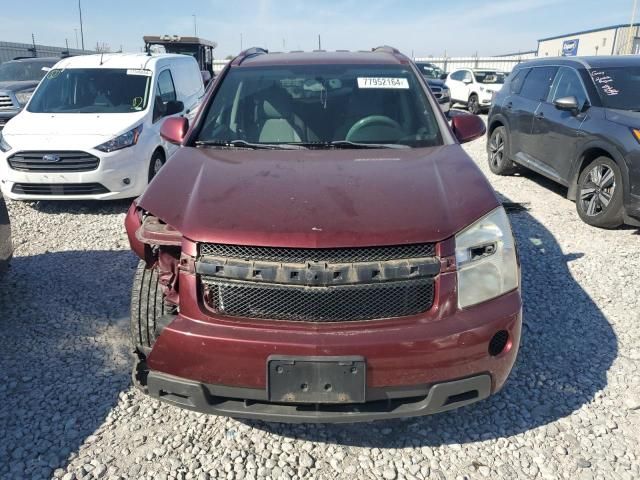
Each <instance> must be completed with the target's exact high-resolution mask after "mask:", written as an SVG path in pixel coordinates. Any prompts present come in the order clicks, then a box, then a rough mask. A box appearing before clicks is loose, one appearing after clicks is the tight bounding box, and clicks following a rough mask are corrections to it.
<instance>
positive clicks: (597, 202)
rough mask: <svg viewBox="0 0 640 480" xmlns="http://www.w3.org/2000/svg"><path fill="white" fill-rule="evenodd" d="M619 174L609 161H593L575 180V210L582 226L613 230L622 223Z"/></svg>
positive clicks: (600, 158)
mask: <svg viewBox="0 0 640 480" xmlns="http://www.w3.org/2000/svg"><path fill="white" fill-rule="evenodd" d="M622 188H623V187H622V172H621V171H620V167H618V164H617V163H616V162H614V161H613V160H612V159H611V158H609V157H598V158H596V159H595V160H593V161H592V162H591V163H590V164H589V165H588V166H587V167H586V168H585V169H584V170H583V171H582V173H581V174H580V177H579V178H578V196H577V197H578V198H577V199H576V210H577V211H578V215H579V216H580V218H581V219H582V221H584V222H585V223H588V224H589V225H593V226H594V227H600V228H616V227H619V226H621V225H622V224H623V223H624V220H623V216H624V207H623V203H622V197H623V195H622V194H623V192H622Z"/></svg>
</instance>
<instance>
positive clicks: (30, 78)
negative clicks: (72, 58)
mask: <svg viewBox="0 0 640 480" xmlns="http://www.w3.org/2000/svg"><path fill="white" fill-rule="evenodd" d="M54 64H55V63H54V62H51V61H43V62H39V61H31V60H30V61H28V62H6V63H3V64H2V65H0V82H39V81H40V80H41V79H42V77H44V76H45V74H46V73H47V72H45V71H44V70H42V68H43V67H51V66H53V65H54Z"/></svg>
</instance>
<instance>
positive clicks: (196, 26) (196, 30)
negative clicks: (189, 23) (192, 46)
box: [192, 15, 198, 37]
mask: <svg viewBox="0 0 640 480" xmlns="http://www.w3.org/2000/svg"><path fill="white" fill-rule="evenodd" d="M192 17H193V35H194V36H195V37H197V36H198V23H197V21H196V16H195V15H192Z"/></svg>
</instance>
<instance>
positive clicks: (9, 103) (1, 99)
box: [0, 95, 16, 110]
mask: <svg viewBox="0 0 640 480" xmlns="http://www.w3.org/2000/svg"><path fill="white" fill-rule="evenodd" d="M14 108H16V107H15V105H14V104H13V100H11V97H10V96H9V95H0V110H13V109H14Z"/></svg>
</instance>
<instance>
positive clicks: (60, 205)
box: [25, 198, 133, 215]
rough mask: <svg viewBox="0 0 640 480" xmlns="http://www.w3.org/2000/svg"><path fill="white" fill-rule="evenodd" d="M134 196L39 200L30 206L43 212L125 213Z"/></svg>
mask: <svg viewBox="0 0 640 480" xmlns="http://www.w3.org/2000/svg"><path fill="white" fill-rule="evenodd" d="M132 201H133V199H132V198H128V199H124V200H75V201H74V200H57V201H56V200H39V201H36V202H25V203H29V204H30V207H31V208H33V209H34V210H37V211H38V212H42V213H52V214H56V213H71V214H87V213H88V214H92V215H113V214H117V213H125V212H126V211H127V210H128V209H129V206H130V205H131V202H132Z"/></svg>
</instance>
